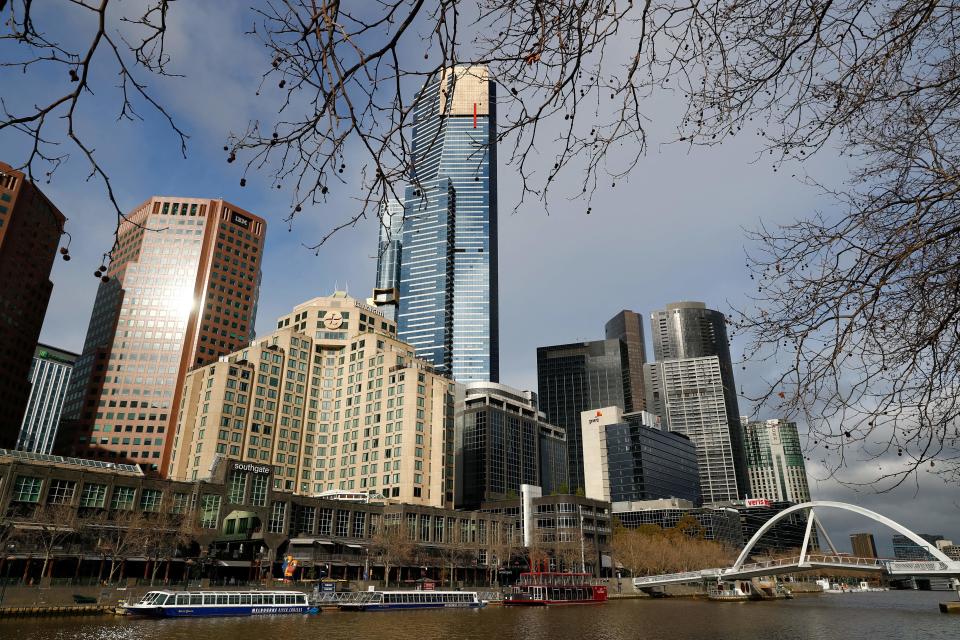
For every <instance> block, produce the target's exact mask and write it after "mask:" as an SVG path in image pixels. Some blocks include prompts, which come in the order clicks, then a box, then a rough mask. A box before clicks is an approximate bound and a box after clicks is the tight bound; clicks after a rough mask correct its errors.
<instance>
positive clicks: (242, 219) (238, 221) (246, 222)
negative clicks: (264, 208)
mask: <svg viewBox="0 0 960 640" xmlns="http://www.w3.org/2000/svg"><path fill="white" fill-rule="evenodd" d="M230 222H232V223H233V224H235V225H237V226H238V227H243V228H244V229H249V228H250V223H251V222H253V220H251V219H250V218H248V217H247V216H243V215H240V214H239V213H237V212H236V211H231V212H230Z"/></svg>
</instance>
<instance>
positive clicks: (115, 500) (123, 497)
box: [110, 487, 137, 511]
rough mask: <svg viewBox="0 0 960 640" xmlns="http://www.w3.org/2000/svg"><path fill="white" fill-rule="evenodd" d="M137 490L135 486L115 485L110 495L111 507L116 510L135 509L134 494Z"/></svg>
mask: <svg viewBox="0 0 960 640" xmlns="http://www.w3.org/2000/svg"><path fill="white" fill-rule="evenodd" d="M136 492H137V490H136V489H134V488H133V487H114V488H113V495H112V496H110V508H111V509H113V510H114V511H118V510H119V511H129V510H130V509H133V496H134V494H135V493H136Z"/></svg>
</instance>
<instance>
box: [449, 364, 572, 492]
mask: <svg viewBox="0 0 960 640" xmlns="http://www.w3.org/2000/svg"><path fill="white" fill-rule="evenodd" d="M455 430H456V432H455V446H456V451H457V465H456V469H457V490H456V498H455V506H456V507H457V508H478V507H479V506H480V504H481V503H483V502H487V501H491V500H503V499H510V498H516V497H517V496H519V495H520V485H522V484H530V485H538V486H540V487H542V488H543V491H544V492H545V493H552V492H553V491H556V490H558V489H561V488H563V487H562V485H565V484H566V482H567V470H566V442H565V439H564V435H563V432H562V431H561V430H560V429H558V428H556V427H554V426H552V425H549V424H547V423H545V422H544V421H543V416H542V414H540V413H539V411H538V410H537V406H536V399H535V396H534V395H533V394H532V393H530V392H522V391H517V390H510V389H509V387H505V386H503V385H499V384H481V383H473V384H470V385H465V386H464V385H461V386H459V388H458V401H457V410H456V416H455Z"/></svg>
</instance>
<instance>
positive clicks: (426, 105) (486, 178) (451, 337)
mask: <svg viewBox="0 0 960 640" xmlns="http://www.w3.org/2000/svg"><path fill="white" fill-rule="evenodd" d="M413 109H414V124H413V145H412V170H411V176H410V178H411V179H410V182H411V184H410V186H408V187H407V188H406V191H405V198H404V207H405V213H404V221H403V234H402V238H401V245H402V246H401V264H400V302H399V309H398V313H397V320H398V332H399V335H400V339H401V340H404V341H405V342H407V343H409V344H411V345H413V346H414V347H415V348H416V350H417V356H418V357H420V358H422V359H424V360H427V361H428V362H430V363H431V364H433V366H434V367H435V368H436V369H437V371H438V372H440V373H443V374H446V375H449V376H450V377H452V378H454V379H455V380H457V381H459V382H473V381H492V382H497V381H498V380H499V375H500V363H499V316H498V303H499V300H498V282H497V153H496V150H497V148H496V139H497V117H496V89H495V83H494V82H493V81H492V80H491V79H490V77H489V73H488V70H487V68H486V67H482V66H456V67H453V68H449V69H445V70H443V71H442V72H441V73H439V74H438V75H437V76H435V77H433V78H431V79H430V80H429V81H428V82H427V83H426V84H425V85H424V87H423V88H422V89H421V91H420V93H419V94H418V96H417V98H416V101H415V103H414V107H413Z"/></svg>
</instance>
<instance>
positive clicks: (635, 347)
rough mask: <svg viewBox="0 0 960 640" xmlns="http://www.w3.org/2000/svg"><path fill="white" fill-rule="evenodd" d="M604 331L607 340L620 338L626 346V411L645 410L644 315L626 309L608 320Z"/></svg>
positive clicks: (645, 359)
mask: <svg viewBox="0 0 960 640" xmlns="http://www.w3.org/2000/svg"><path fill="white" fill-rule="evenodd" d="M604 331H605V333H606V336H605V337H606V339H607V340H620V341H621V342H623V344H624V347H625V348H626V353H627V375H628V384H627V386H626V389H625V390H624V408H625V410H626V411H643V410H644V409H646V406H647V400H646V391H645V390H644V388H643V365H644V364H646V361H647V345H646V341H645V340H644V338H643V316H642V315H640V314H639V313H636V312H634V311H629V310H626V309H624V310H623V311H621V312H620V313H618V314H617V315H615V316H613V317H612V318H611V319H610V320H608V321H607V324H606V326H605V327H604Z"/></svg>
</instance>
